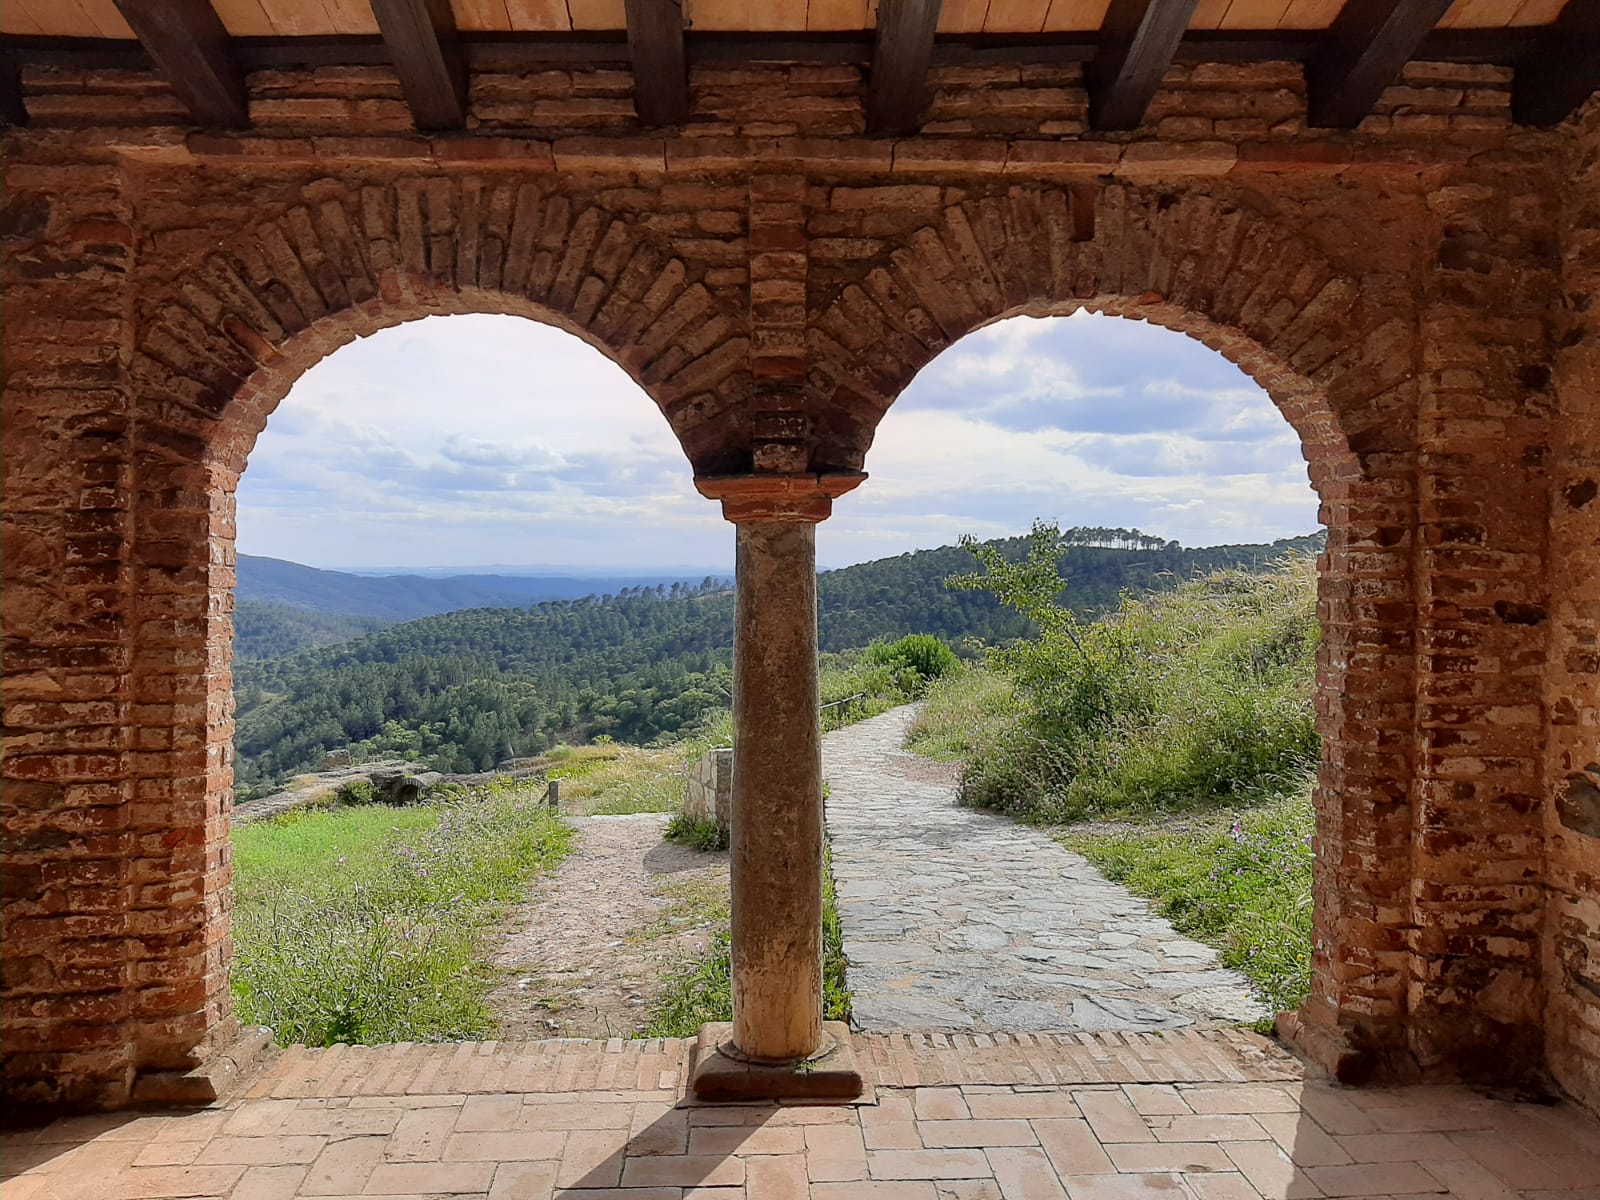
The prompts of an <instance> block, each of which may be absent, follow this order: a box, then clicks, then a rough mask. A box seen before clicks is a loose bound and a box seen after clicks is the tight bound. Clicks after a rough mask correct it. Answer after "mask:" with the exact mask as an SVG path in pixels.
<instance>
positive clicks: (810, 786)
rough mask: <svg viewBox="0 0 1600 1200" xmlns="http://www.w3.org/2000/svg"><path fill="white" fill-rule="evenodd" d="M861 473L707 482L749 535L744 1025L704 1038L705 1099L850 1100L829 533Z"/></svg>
mask: <svg viewBox="0 0 1600 1200" xmlns="http://www.w3.org/2000/svg"><path fill="white" fill-rule="evenodd" d="M862 478H864V477H863V476H861V475H856V474H850V475H825V476H817V475H773V476H761V475H752V476H739V477H733V478H719V479H700V480H697V481H696V485H697V486H698V487H699V488H700V490H701V492H702V493H704V494H705V495H707V496H711V497H713V498H715V499H720V500H721V501H722V503H723V515H724V516H726V517H727V518H728V520H730V521H732V522H733V523H734V524H735V526H737V530H738V532H737V559H736V563H737V583H736V586H737V591H738V602H737V608H736V614H735V617H734V692H733V724H734V748H733V830H732V863H731V866H732V876H733V880H732V885H733V892H732V904H733V1023H732V1025H731V1026H730V1025H708V1026H707V1027H706V1028H705V1029H704V1030H702V1031H701V1035H700V1042H699V1048H698V1053H697V1057H696V1066H695V1079H694V1087H695V1091H696V1093H697V1094H698V1095H700V1096H701V1097H703V1098H706V1099H732V1098H738V1099H750V1098H754V1097H763V1098H770V1097H777V1096H796V1095H807V1096H836V1097H841V1098H848V1097H852V1096H855V1095H857V1094H859V1092H860V1090H861V1077H860V1073H859V1072H858V1071H856V1069H855V1065H854V1062H853V1059H852V1058H851V1055H850V1049H849V1034H848V1031H847V1030H846V1029H844V1028H843V1027H842V1026H840V1025H836V1024H835V1025H830V1026H827V1027H825V1026H824V1023H823V1020H822V734H821V727H820V721H819V716H818V711H817V700H818V685H817V572H816V526H817V524H818V523H819V522H821V521H823V520H825V519H826V518H827V516H828V515H829V513H830V512H831V511H832V501H833V497H834V496H836V495H839V494H841V493H843V492H845V491H847V490H849V489H850V488H851V487H854V486H855V485H856V484H858V483H859V482H860V481H861V479H862Z"/></svg>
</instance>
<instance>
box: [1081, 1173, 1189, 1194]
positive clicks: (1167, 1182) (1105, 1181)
mask: <svg viewBox="0 0 1600 1200" xmlns="http://www.w3.org/2000/svg"><path fill="white" fill-rule="evenodd" d="M1063 1182H1064V1183H1065V1184H1066V1186H1067V1195H1068V1196H1069V1197H1071V1200H1174V1197H1178V1196H1182V1195H1183V1191H1184V1187H1183V1180H1182V1179H1181V1178H1179V1177H1178V1176H1177V1175H1173V1174H1169V1173H1162V1174H1156V1175H1148V1174H1147V1175H1069V1176H1067V1178H1066V1179H1065V1180H1063Z"/></svg>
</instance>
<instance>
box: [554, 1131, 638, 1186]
mask: <svg viewBox="0 0 1600 1200" xmlns="http://www.w3.org/2000/svg"><path fill="white" fill-rule="evenodd" d="M626 1145H627V1138H626V1137H624V1136H623V1134H622V1132H621V1131H620V1130H591V1129H576V1130H573V1131H572V1132H571V1133H569V1134H568V1135H567V1145H566V1149H565V1150H563V1151H562V1154H561V1169H560V1171H559V1172H557V1174H556V1183H557V1184H558V1186H560V1187H563V1188H608V1187H609V1188H614V1187H617V1186H618V1184H619V1182H620V1180H621V1178H622V1158H623V1150H624V1147H625V1146H626Z"/></svg>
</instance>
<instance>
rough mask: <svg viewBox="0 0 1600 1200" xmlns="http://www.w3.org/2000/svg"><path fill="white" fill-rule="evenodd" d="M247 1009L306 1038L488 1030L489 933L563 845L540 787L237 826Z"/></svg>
mask: <svg viewBox="0 0 1600 1200" xmlns="http://www.w3.org/2000/svg"><path fill="white" fill-rule="evenodd" d="M234 844H235V848H236V858H235V904H234V969H233V983H234V993H235V997H236V999H237V1001H238V1009H239V1016H240V1018H241V1019H243V1020H245V1021H248V1022H251V1023H255V1024H263V1025H270V1026H272V1028H273V1030H274V1032H275V1033H276V1034H277V1037H278V1039H279V1041H280V1042H282V1043H283V1044H285V1045H288V1044H291V1043H294V1042H304V1043H306V1044H308V1045H330V1044H332V1043H334V1042H341V1041H342V1042H360V1043H373V1042H388V1041H448V1040H453V1039H460V1038H474V1037H482V1036H486V1035H487V1034H489V1033H490V1032H492V1022H491V1019H490V1017H489V1013H488V1010H487V1009H486V1007H485V1005H484V997H485V996H486V994H487V992H488V989H489V984H490V980H489V977H488V974H487V972H486V971H485V970H484V968H483V965H482V962H483V954H482V948H483V944H484V940H485V938H486V936H487V935H488V934H490V933H491V932H492V931H493V930H494V929H495V928H496V926H497V924H498V920H499V917H500V915H501V912H502V911H503V906H504V905H506V904H508V903H510V902H513V901H515V900H518V899H520V898H521V896H522V894H523V891H524V889H525V885H526V883H527V881H528V880H529V879H530V878H531V877H532V876H533V875H535V874H537V873H538V872H540V871H542V870H547V869H549V868H551V867H553V866H554V865H555V864H556V863H557V862H559V861H560V860H561V859H562V858H563V857H564V856H565V855H566V854H567V852H568V851H569V850H570V848H571V844H572V836H571V831H570V830H569V829H568V827H567V826H566V825H565V824H563V823H562V822H560V821H557V820H553V819H551V817H550V816H549V814H548V813H547V812H546V810H545V808H544V806H543V804H542V803H541V802H540V800H539V794H538V792H537V791H536V790H533V789H526V790H514V789H503V788H491V789H487V790H485V791H483V792H479V793H474V794H473V795H471V796H469V797H467V798H465V799H462V800H455V801H441V802H437V803H431V804H427V805H422V806H418V807H414V808H408V809H390V808H385V807H376V806H374V807H362V808H335V809H331V810H318V811H309V810H308V811H305V812H300V813H294V814H290V815H288V816H286V817H281V818H278V819H277V820H274V821H266V822H262V823H261V824H258V825H252V826H249V827H246V828H241V829H239V830H237V831H236V832H235V834H234Z"/></svg>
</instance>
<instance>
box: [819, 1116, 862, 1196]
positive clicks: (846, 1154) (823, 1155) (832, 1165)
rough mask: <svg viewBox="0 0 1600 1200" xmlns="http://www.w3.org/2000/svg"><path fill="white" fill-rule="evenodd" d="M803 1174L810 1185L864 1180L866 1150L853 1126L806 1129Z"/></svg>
mask: <svg viewBox="0 0 1600 1200" xmlns="http://www.w3.org/2000/svg"><path fill="white" fill-rule="evenodd" d="M805 1133H806V1173H807V1175H808V1176H809V1177H810V1178H811V1180H812V1182H814V1183H834V1182H840V1181H843V1180H849V1179H865V1178H866V1177H867V1150H866V1146H865V1144H864V1143H863V1142H862V1138H861V1130H860V1129H858V1128H856V1127H855V1126H853V1125H842V1126H834V1125H808V1126H806V1131H805Z"/></svg>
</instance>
